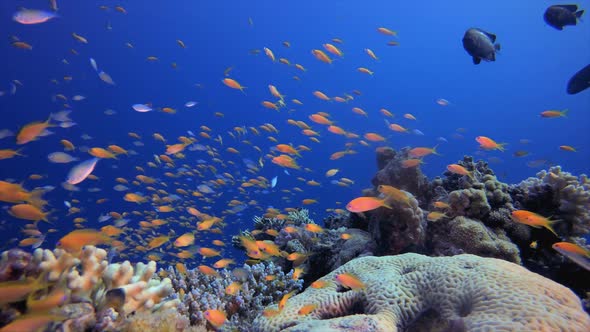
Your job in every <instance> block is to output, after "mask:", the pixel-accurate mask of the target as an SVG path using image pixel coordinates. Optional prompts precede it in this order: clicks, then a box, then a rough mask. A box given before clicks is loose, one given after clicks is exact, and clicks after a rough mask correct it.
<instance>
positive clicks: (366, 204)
mask: <svg viewBox="0 0 590 332" xmlns="http://www.w3.org/2000/svg"><path fill="white" fill-rule="evenodd" d="M380 207H386V208H388V209H391V207H390V206H389V205H388V204H387V203H386V202H385V200H384V199H380V198H377V197H357V198H355V199H353V200H352V201H350V202H349V203H348V204H346V209H347V210H348V211H350V212H357V213H358V212H366V211H371V210H375V209H377V208H380Z"/></svg>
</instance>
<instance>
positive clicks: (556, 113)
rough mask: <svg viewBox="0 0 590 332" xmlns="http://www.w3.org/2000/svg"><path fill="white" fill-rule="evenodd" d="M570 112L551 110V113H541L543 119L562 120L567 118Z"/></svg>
mask: <svg viewBox="0 0 590 332" xmlns="http://www.w3.org/2000/svg"><path fill="white" fill-rule="evenodd" d="M568 111H569V110H567V109H566V110H563V111H554V110H550V111H543V112H541V117H543V118H561V117H566V116H567V113H568Z"/></svg>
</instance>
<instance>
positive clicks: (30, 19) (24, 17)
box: [12, 9, 57, 24]
mask: <svg viewBox="0 0 590 332" xmlns="http://www.w3.org/2000/svg"><path fill="white" fill-rule="evenodd" d="M56 17H57V14H55V13H52V12H46V11H43V10H37V9H21V10H19V11H18V12H16V13H15V14H14V15H13V16H12V19H13V20H15V21H16V22H18V23H20V24H39V23H45V22H47V21H49V20H51V19H53V18H56Z"/></svg>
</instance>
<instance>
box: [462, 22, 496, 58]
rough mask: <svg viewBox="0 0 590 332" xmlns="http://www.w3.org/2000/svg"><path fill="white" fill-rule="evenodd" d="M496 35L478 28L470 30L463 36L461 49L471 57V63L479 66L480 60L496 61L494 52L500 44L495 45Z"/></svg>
mask: <svg viewBox="0 0 590 332" xmlns="http://www.w3.org/2000/svg"><path fill="white" fill-rule="evenodd" d="M495 42H496V35H494V34H493V33H489V32H485V31H483V30H481V29H478V28H470V29H468V30H467V31H465V35H464V36H463V48H465V50H466V51H467V53H469V55H471V56H472V57H473V63H474V64H476V65H477V64H479V63H480V62H481V60H482V59H483V60H485V61H496V51H499V50H500V44H495Z"/></svg>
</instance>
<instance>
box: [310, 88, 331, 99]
mask: <svg viewBox="0 0 590 332" xmlns="http://www.w3.org/2000/svg"><path fill="white" fill-rule="evenodd" d="M312 94H313V95H314V96H315V97H316V98H319V99H321V100H325V101H329V100H330V97H328V96H327V95H326V94H325V93H323V92H321V91H319V90H316V91H314V92H313V93H312Z"/></svg>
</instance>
